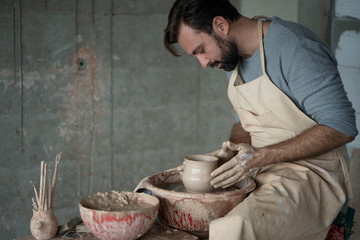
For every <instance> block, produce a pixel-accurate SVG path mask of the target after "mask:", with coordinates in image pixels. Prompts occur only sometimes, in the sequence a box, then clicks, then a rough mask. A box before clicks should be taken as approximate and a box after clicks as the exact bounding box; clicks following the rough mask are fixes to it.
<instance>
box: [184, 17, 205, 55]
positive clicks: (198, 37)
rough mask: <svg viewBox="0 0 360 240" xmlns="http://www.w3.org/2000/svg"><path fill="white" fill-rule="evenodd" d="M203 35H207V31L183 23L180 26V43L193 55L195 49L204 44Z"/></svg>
mask: <svg viewBox="0 0 360 240" xmlns="http://www.w3.org/2000/svg"><path fill="white" fill-rule="evenodd" d="M203 35H205V33H203V32H201V31H199V30H195V29H194V28H192V27H190V26H188V25H186V24H184V23H181V24H180V28H179V37H178V43H179V45H180V46H181V47H182V48H183V49H184V50H185V52H186V53H187V54H189V55H193V53H194V51H196V49H197V48H199V46H200V45H202V44H203V42H204V41H203V37H204V36H203Z"/></svg>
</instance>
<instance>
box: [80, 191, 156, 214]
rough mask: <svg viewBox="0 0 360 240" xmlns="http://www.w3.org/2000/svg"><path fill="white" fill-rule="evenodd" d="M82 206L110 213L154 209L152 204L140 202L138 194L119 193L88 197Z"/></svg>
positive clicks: (112, 192)
mask: <svg viewBox="0 0 360 240" xmlns="http://www.w3.org/2000/svg"><path fill="white" fill-rule="evenodd" d="M82 204H83V206H84V207H86V208H90V209H94V210H100V211H108V212H117V211H132V210H141V209H146V208H151V207H152V205H151V204H149V203H145V202H142V201H140V200H139V198H138V196H137V195H136V194H129V193H124V192H118V191H111V192H105V193H97V194H95V195H91V196H88V197H87V198H85V199H84V200H83V201H82Z"/></svg>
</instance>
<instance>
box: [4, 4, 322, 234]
mask: <svg viewBox="0 0 360 240" xmlns="http://www.w3.org/2000/svg"><path fill="white" fill-rule="evenodd" d="M232 2H233V3H234V4H235V5H236V6H237V7H239V10H240V11H241V13H242V14H244V15H245V16H248V17H251V16H253V15H258V14H262V15H267V16H273V15H277V16H279V17H282V18H284V19H287V20H293V21H299V22H301V23H302V21H303V23H304V25H306V26H308V27H309V28H311V29H312V28H314V29H315V30H314V29H313V30H314V31H315V32H317V33H318V34H319V35H321V36H323V39H325V38H326V36H328V35H327V33H326V31H325V30H324V29H326V28H327V26H323V25H322V24H325V22H326V21H322V22H319V23H318V24H317V25H316V24H315V25H314V24H313V22H314V21H311V19H318V18H321V19H323V18H324V16H323V14H324V12H326V11H327V10H323V9H322V8H321V7H318V9H319V10H313V12H311V14H310V13H309V15H307V14H308V11H306V10H305V9H303V7H304V8H306V9H310V5H311V4H310V2H312V1H310V0H309V1H308V2H303V1H298V0H292V1H289V0H282V1H280V0H277V1H276V2H275V3H274V2H272V3H271V4H269V1H266V0H262V1H260V0H242V1H240V0H233V1H232ZM318 2H319V3H320V5H316V6H322V5H321V4H324V1H320V0H319V1H318ZM172 3H173V1H164V0H142V1H141V0H131V1H128V0H112V1H110V0H102V1H101V0H92V1H89V0H76V1H72V0H26V1H21V0H1V1H0V32H1V34H0V56H1V58H0V94H1V95H0V136H1V144H0V153H1V158H0V181H1V183H2V184H1V185H0V236H1V238H2V239H12V238H14V237H20V236H23V235H28V234H30V231H29V227H28V226H29V221H30V218H31V198H32V197H34V195H33V190H32V187H31V185H30V181H32V180H33V181H35V182H37V183H38V182H39V173H40V161H42V160H45V161H47V162H49V164H50V168H51V169H53V166H54V159H55V155H56V154H58V153H59V152H62V159H61V162H60V166H59V173H58V183H57V190H56V197H55V202H54V209H55V214H56V216H57V218H58V220H59V223H60V224H63V223H64V222H66V221H68V220H70V219H71V218H73V217H75V216H78V215H79V212H78V207H77V203H78V202H79V201H80V199H81V198H83V197H85V196H87V195H88V194H92V193H96V192H98V191H109V190H132V189H133V188H134V187H135V186H136V184H137V183H138V182H139V181H140V179H141V178H142V177H144V176H147V175H150V174H153V173H156V172H160V171H163V170H165V169H168V168H171V167H174V166H177V165H179V164H181V163H182V158H183V156H184V155H186V154H189V153H204V152H210V151H213V150H215V149H217V148H219V147H220V144H221V143H222V141H224V140H226V139H227V137H228V134H229V132H230V129H231V125H232V123H233V110H232V107H231V105H230V103H229V102H228V100H227V97H226V88H227V79H226V77H225V75H224V72H223V71H221V70H220V71H219V70H209V69H206V70H205V69H202V68H201V67H200V64H199V63H198V62H197V60H196V59H195V58H189V57H187V56H184V57H181V58H175V57H173V56H171V55H170V54H169V53H168V52H166V50H165V49H164V47H163V44H162V36H163V35H162V33H163V29H164V27H165V25H166V22H167V14H168V10H169V9H170V7H171V5H172ZM325 5H326V4H325ZM302 19H303V20H302ZM304 19H306V21H305V20H304ZM322 34H323V35H322Z"/></svg>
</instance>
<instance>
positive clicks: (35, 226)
mask: <svg viewBox="0 0 360 240" xmlns="http://www.w3.org/2000/svg"><path fill="white" fill-rule="evenodd" d="M57 229H58V221H57V219H56V217H55V215H54V211H53V209H52V208H50V209H48V210H45V211H40V210H33V216H32V218H31V221H30V230H31V234H32V235H33V237H34V238H36V239H37V240H47V239H51V238H53V237H54V236H55V235H56V232H57Z"/></svg>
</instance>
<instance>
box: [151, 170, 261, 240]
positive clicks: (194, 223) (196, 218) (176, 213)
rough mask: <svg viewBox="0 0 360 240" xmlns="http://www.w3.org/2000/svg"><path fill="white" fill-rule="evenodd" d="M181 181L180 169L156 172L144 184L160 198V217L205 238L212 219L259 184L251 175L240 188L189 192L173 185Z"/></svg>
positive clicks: (173, 225) (224, 211) (242, 198)
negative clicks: (256, 183)
mask: <svg viewBox="0 0 360 240" xmlns="http://www.w3.org/2000/svg"><path fill="white" fill-rule="evenodd" d="M179 184H182V183H181V175H180V172H179V171H178V170H171V171H166V172H163V173H159V174H155V175H153V176H150V177H148V178H147V179H146V180H145V181H144V187H145V188H146V189H149V190H150V191H152V194H153V195H154V196H156V197H157V198H159V200H160V209H159V215H158V216H159V218H160V220H161V221H162V222H164V223H165V224H167V225H169V226H171V227H174V228H178V229H180V230H184V231H188V232H190V233H191V234H194V235H196V236H199V237H201V238H203V237H204V238H206V237H208V235H209V224H210V222H211V221H212V220H214V219H217V218H220V217H223V216H225V215H226V214H227V213H228V212H230V211H231V210H232V209H233V208H234V207H235V206H236V205H238V204H239V203H240V202H242V201H243V200H244V199H245V198H246V196H247V194H248V193H249V192H251V191H252V190H253V189H254V188H255V182H254V180H252V179H251V178H245V179H244V180H242V181H241V182H240V183H239V188H235V187H231V188H229V189H225V190H221V191H219V190H216V191H215V192H211V193H188V192H181V191H180V190H176V191H175V190H171V189H176V187H175V188H171V187H169V186H176V185H179Z"/></svg>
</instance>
